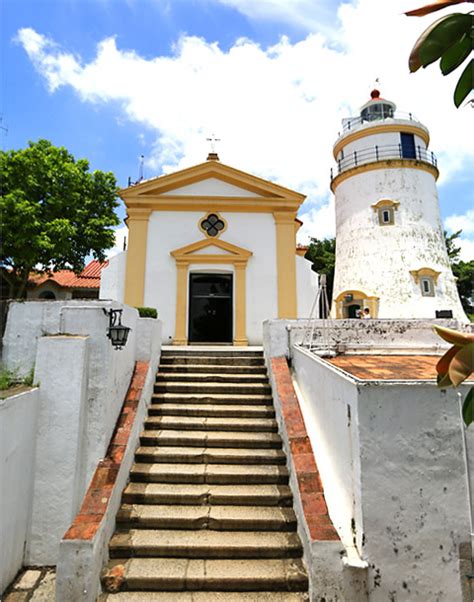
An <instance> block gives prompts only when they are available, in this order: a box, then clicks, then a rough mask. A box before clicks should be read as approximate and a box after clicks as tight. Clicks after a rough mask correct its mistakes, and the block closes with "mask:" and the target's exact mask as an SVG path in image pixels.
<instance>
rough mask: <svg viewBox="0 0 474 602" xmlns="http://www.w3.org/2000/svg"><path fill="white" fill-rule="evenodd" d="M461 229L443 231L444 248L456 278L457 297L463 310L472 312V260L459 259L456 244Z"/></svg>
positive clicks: (459, 250)
mask: <svg viewBox="0 0 474 602" xmlns="http://www.w3.org/2000/svg"><path fill="white" fill-rule="evenodd" d="M461 232H462V230H458V231H457V232H454V233H453V234H449V235H448V233H447V232H446V231H444V238H445V241H446V249H447V251H448V257H449V261H450V263H451V269H452V271H453V274H454V277H455V278H456V286H457V288H458V293H459V297H460V298H461V303H462V306H463V308H464V311H465V312H466V313H468V314H472V313H474V311H473V310H474V308H473V306H472V298H473V286H474V260H471V261H462V259H459V253H460V252H461V248H460V247H458V246H456V239H458V238H459V236H460V235H461Z"/></svg>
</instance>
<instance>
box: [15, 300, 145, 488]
mask: <svg viewBox="0 0 474 602" xmlns="http://www.w3.org/2000/svg"><path fill="white" fill-rule="evenodd" d="M112 307H113V308H115V309H119V308H123V319H122V322H123V324H124V325H126V326H129V327H131V329H132V330H131V331H130V334H129V340H128V343H127V345H126V346H125V347H124V349H122V350H121V351H115V350H114V349H113V348H112V345H111V343H110V341H109V339H108V338H107V336H106V331H107V326H108V317H107V316H106V315H105V314H104V312H103V308H104V309H107V310H108V309H110V308H112ZM137 320H138V312H137V310H136V309H134V308H132V307H129V306H127V305H122V304H120V303H116V302H110V301H82V300H78V301H73V300H71V301H28V302H26V303H12V304H11V305H10V309H9V313H8V320H7V325H6V328H5V335H4V338H3V345H4V354H3V359H4V363H5V366H6V367H7V368H8V369H9V370H15V371H16V372H17V373H18V374H19V375H20V376H26V375H28V374H29V373H30V371H31V369H32V368H34V366H35V362H36V353H37V346H38V340H39V339H40V338H41V337H43V336H45V335H56V334H75V335H86V336H89V337H90V353H89V366H88V379H89V380H88V390H87V399H88V402H87V417H86V422H87V424H88V427H87V443H86V449H87V467H86V482H88V481H89V480H90V478H91V476H92V473H93V471H94V469H95V465H96V463H97V459H98V458H101V457H103V455H104V454H105V451H106V449H107V445H108V441H109V440H110V436H111V434H112V432H113V429H114V426H115V422H116V420H117V416H118V413H119V411H120V408H121V404H122V401H123V398H124V396H125V393H126V392H127V388H128V384H129V382H130V377H131V375H132V372H133V367H134V363H135V352H136V330H137V328H136V325H137ZM51 369H54V370H57V369H58V367H57V366H54V367H53V366H51Z"/></svg>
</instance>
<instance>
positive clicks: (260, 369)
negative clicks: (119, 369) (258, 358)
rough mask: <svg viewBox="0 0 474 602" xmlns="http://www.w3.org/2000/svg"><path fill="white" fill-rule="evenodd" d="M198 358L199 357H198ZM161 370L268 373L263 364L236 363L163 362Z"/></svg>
mask: <svg viewBox="0 0 474 602" xmlns="http://www.w3.org/2000/svg"><path fill="white" fill-rule="evenodd" d="M196 359H197V358H196ZM161 372H182V373H187V372H205V373H206V372H208V373H210V374H211V373H213V372H219V373H220V374H267V369H266V367H265V366H264V365H263V364H262V365H261V366H252V365H247V366H245V365H244V366H241V365H236V364H229V365H226V364H183V363H181V364H180V363H174V364H170V363H161V364H160V366H159V368H158V374H160V373H161Z"/></svg>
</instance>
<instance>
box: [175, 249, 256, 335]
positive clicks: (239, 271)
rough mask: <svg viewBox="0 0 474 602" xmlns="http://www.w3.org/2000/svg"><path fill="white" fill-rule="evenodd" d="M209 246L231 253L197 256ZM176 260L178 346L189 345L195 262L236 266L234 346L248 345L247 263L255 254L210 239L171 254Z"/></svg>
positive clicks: (176, 333) (176, 332)
mask: <svg viewBox="0 0 474 602" xmlns="http://www.w3.org/2000/svg"><path fill="white" fill-rule="evenodd" d="M208 247H217V248H219V249H222V250H223V251H226V252H227V253H223V254H219V253H208V254H206V253H197V251H202V250H203V249H206V248H208ZM170 255H171V256H172V257H174V259H175V261H176V268H177V271H178V278H177V287H176V328H175V336H174V340H173V344H174V345H186V344H187V342H188V339H187V335H186V317H187V313H186V312H187V300H188V296H189V291H188V286H189V278H188V273H189V266H190V265H191V264H193V263H210V264H216V265H222V264H232V265H233V266H234V268H235V331H234V345H248V339H247V333H246V304H247V302H246V280H247V272H246V268H247V262H248V260H249V258H250V257H251V256H252V252H251V251H247V250H246V249H243V248H241V247H238V246H236V245H233V244H231V243H229V242H226V241H224V240H221V239H216V238H207V239H204V240H199V241H198V242H194V243H191V244H189V245H186V246H184V247H180V248H179V249H175V250H174V251H171V252H170Z"/></svg>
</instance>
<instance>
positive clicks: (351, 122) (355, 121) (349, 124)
mask: <svg viewBox="0 0 474 602" xmlns="http://www.w3.org/2000/svg"><path fill="white" fill-rule="evenodd" d="M387 119H403V120H405V121H418V120H417V118H416V117H415V116H414V115H413V113H405V112H404V111H395V112H393V111H389V112H387V114H386V115H384V114H383V113H374V114H372V115H366V116H364V117H361V116H359V117H349V118H347V119H343V120H342V133H343V134H345V133H347V132H350V131H351V130H353V129H355V128H357V127H359V126H360V125H363V124H364V123H373V122H374V121H386V120H387ZM339 135H340V132H339Z"/></svg>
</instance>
